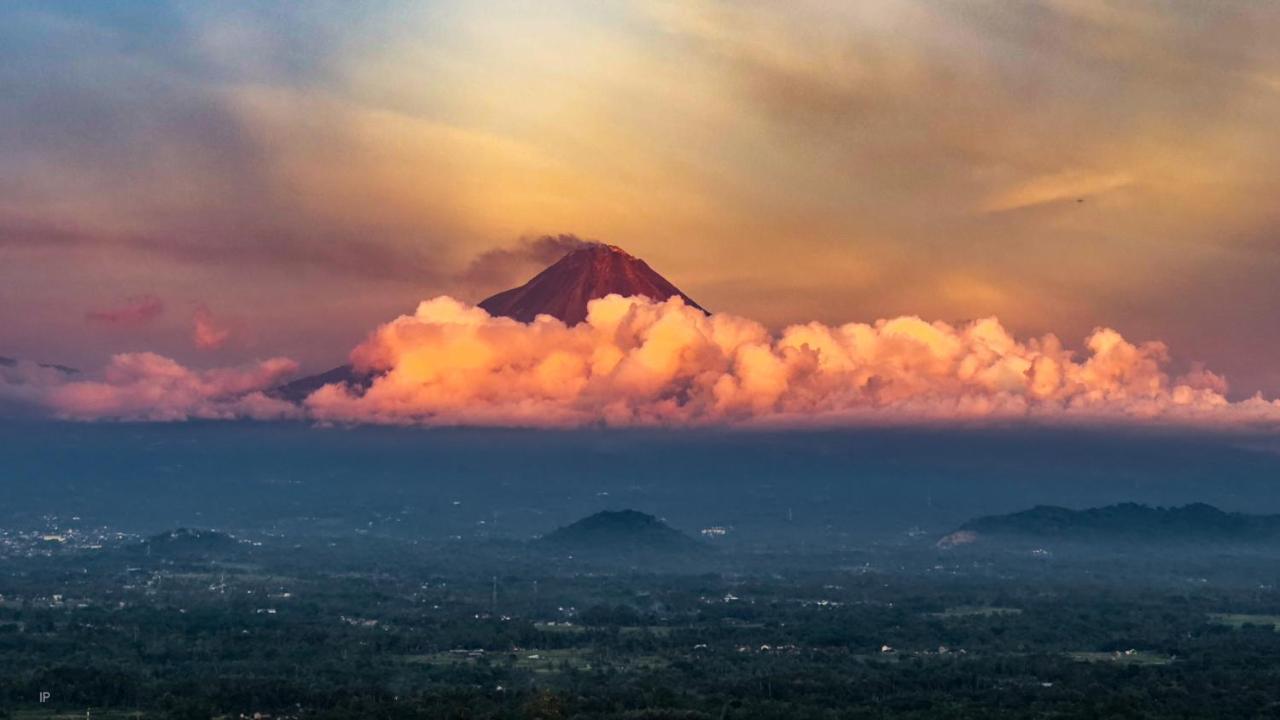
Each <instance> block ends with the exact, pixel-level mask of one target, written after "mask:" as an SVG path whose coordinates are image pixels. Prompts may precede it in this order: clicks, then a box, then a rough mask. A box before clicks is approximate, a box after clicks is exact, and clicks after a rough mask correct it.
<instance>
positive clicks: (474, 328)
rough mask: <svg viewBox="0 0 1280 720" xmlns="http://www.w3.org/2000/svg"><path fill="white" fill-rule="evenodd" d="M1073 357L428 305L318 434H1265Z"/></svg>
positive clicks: (1190, 399) (1141, 359)
mask: <svg viewBox="0 0 1280 720" xmlns="http://www.w3.org/2000/svg"><path fill="white" fill-rule="evenodd" d="M1084 350H1085V352H1084V354H1083V356H1082V357H1080V358H1077V357H1076V356H1075V354H1074V353H1073V352H1071V351H1070V350H1068V349H1066V348H1065V347H1064V346H1063V344H1062V343H1061V342H1060V341H1059V340H1058V339H1057V338H1056V337H1054V336H1053V335H1045V336H1043V337H1039V338H1031V339H1027V340H1019V339H1017V338H1015V337H1013V336H1012V335H1011V334H1010V333H1009V332H1008V331H1007V330H1006V329H1005V328H1004V327H1003V326H1002V325H1001V324H1000V322H999V321H998V320H996V319H995V318H987V319H982V320H977V321H974V322H970V323H966V324H962V325H950V324H947V323H942V322H926V321H924V320H922V319H920V318H918V317H897V318H892V319H885V320H879V321H876V322H875V323H871V324H866V323H848V324H845V325H839V326H831V325H824V324H821V323H816V322H815V323H808V324H801V325H793V326H791V327H788V328H786V329H785V330H784V331H782V332H781V333H780V334H776V335H775V334H771V333H770V332H769V331H768V330H767V329H766V328H765V327H764V326H763V325H761V324H760V323H757V322H755V321H753V320H750V319H747V318H742V317H736V316H733V315H728V314H713V315H710V316H707V315H704V314H703V313H701V312H699V311H698V310H696V309H693V308H690V307H688V306H686V305H684V304H683V303H682V302H681V301H680V300H679V299H677V298H673V299H671V300H668V301H666V302H663V303H657V302H652V301H649V300H646V299H643V298H622V297H618V296H616V295H614V296H609V297H607V298H604V299H600V300H595V301H593V302H592V303H590V306H589V313H588V317H587V320H586V322H583V323H580V324H578V325H575V326H573V327H567V326H565V325H564V324H563V323H561V322H560V321H558V320H555V319H554V318H550V317H546V316H543V317H540V318H539V319H538V320H536V321H534V322H532V323H528V324H522V323H518V322H516V321H513V320H510V319H507V318H494V317H490V316H489V315H488V314H487V313H485V312H484V311H483V310H481V309H479V308H476V307H473V306H470V305H468V304H466V303H463V302H460V301H458V300H455V299H453V298H449V297H445V296H441V297H437V298H435V299H432V300H428V301H425V302H423V303H421V304H420V305H419V306H418V308H417V311H416V312H415V313H414V314H413V315H406V316H401V317H400V318H397V319H396V320H394V321H392V322H389V323H387V324H385V325H383V326H381V327H379V328H378V329H377V330H376V331H374V333H373V334H372V335H371V336H370V337H369V338H368V339H367V340H366V341H365V342H363V343H362V344H360V345H359V346H358V347H357V348H356V349H355V350H354V351H353V352H352V356H351V357H352V361H353V363H354V364H355V366H356V368H357V369H359V370H361V371H364V372H368V373H373V374H374V375H375V379H374V381H373V383H372V385H370V386H369V387H368V389H367V390H364V391H359V390H356V389H353V388H350V387H347V386H344V385H328V386H325V387H323V388H321V389H319V390H317V391H316V392H315V393H313V394H312V395H311V396H310V397H308V398H307V400H306V402H305V405H306V408H307V411H308V414H309V415H310V416H311V417H313V418H315V419H318V420H323V421H332V422H349V423H405V424H409V423H421V424H432V425H435V424H439V425H455V424H460V425H530V426H581V425H610V426H632V425H702V424H738V425H741V424H747V425H753V424H765V425H772V424H781V425H787V424H818V425H845V424H879V423H901V422H983V421H1007V420H1030V421H1036V422H1041V421H1043V422H1062V421H1069V422H1135V423H1143V422H1156V423H1161V422H1170V423H1188V424H1208V425H1214V424H1222V423H1236V424H1239V423H1267V424H1276V423H1277V422H1280V404H1277V403H1275V402H1269V401H1265V400H1262V399H1261V398H1254V399H1251V400H1248V401H1245V402H1241V403H1230V402H1228V401H1227V400H1226V398H1225V397H1224V395H1223V392H1224V391H1225V389H1226V388H1225V383H1224V382H1223V381H1222V379H1221V378H1220V377H1218V376H1216V375H1213V374H1212V373H1208V372H1207V371H1205V370H1203V369H1202V368H1195V369H1194V370H1193V372H1192V373H1190V374H1189V375H1188V376H1185V377H1183V378H1171V377H1170V375H1169V374H1168V372H1167V370H1166V368H1167V366H1168V363H1169V358H1168V351H1167V348H1166V347H1165V346H1164V344H1162V343H1159V342H1147V343H1133V342H1130V341H1129V340H1127V339H1125V338H1124V337H1123V336H1121V335H1120V333H1118V332H1116V331H1115V330H1111V329H1108V328H1098V329H1097V330H1095V331H1093V332H1092V333H1091V334H1090V335H1089V337H1088V338H1087V339H1086V340H1085V346H1084Z"/></svg>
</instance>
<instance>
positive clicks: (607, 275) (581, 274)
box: [479, 243, 706, 325]
mask: <svg viewBox="0 0 1280 720" xmlns="http://www.w3.org/2000/svg"><path fill="white" fill-rule="evenodd" d="M606 295H622V296H624V297H628V296H635V295H638V296H643V297H647V298H649V299H651V300H657V301H659V302H661V301H663V300H666V299H668V298H672V297H679V298H681V299H682V300H684V303H685V304H686V305H689V306H692V307H695V308H698V309H699V310H702V311H703V312H706V310H703V308H702V306H701V305H699V304H698V303H696V302H694V301H693V298H691V297H689V296H688V295H685V294H684V293H683V292H681V291H680V288H678V287H676V286H675V285H672V284H671V282H670V281H669V280H667V279H666V278H664V277H662V276H661V275H659V274H658V273H657V272H656V271H655V270H654V269H653V268H651V267H649V264H648V263H646V262H645V261H643V260H641V259H640V258H638V257H635V256H633V255H631V254H629V253H627V252H626V251H625V250H623V249H622V248H620V247H617V246H615V245H605V244H604V243H590V244H588V245H585V246H583V247H581V248H578V249H577V250H574V251H573V252H570V253H569V254H567V255H565V256H564V257H562V258H560V259H559V260H557V261H556V262H555V263H554V264H553V265H551V266H550V267H548V268H547V269H546V270H543V271H542V272H540V273H538V274H537V275H535V276H534V277H533V279H532V280H530V281H529V282H527V283H525V284H524V285H521V286H520V287H518V288H512V289H510V290H504V291H502V292H500V293H498V294H497V295H494V296H492V297H490V298H487V299H485V300H482V301H480V304H479V306H480V307H482V308H484V309H485V311H487V312H488V313H489V314H490V315H493V316H495V317H498V316H501V317H509V318H512V319H515V320H519V321H520V322H531V321H532V320H533V319H534V318H536V317H537V316H539V315H550V316H552V317H555V318H559V319H560V320H562V321H564V323H565V324H566V325H576V324H578V323H580V322H582V321H583V320H586V319H587V303H588V302H590V301H592V300H595V299H598V298H602V297H604V296H606Z"/></svg>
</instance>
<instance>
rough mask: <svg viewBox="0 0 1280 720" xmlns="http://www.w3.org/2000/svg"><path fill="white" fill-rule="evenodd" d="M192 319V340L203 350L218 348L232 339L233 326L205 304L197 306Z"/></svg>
mask: <svg viewBox="0 0 1280 720" xmlns="http://www.w3.org/2000/svg"><path fill="white" fill-rule="evenodd" d="M191 321H192V329H191V341H192V342H193V343H195V346H196V347H197V348H199V349H201V350H217V349H218V348H220V347H222V346H223V345H226V344H227V341H228V340H230V339H231V335H232V333H233V331H232V328H231V326H230V325H228V324H227V323H225V322H223V321H222V320H220V319H219V318H217V317H216V316H214V314H213V311H212V310H210V309H209V308H208V307H206V306H204V305H201V306H199V307H197V308H196V311H195V314H194V315H193V316H192V318H191Z"/></svg>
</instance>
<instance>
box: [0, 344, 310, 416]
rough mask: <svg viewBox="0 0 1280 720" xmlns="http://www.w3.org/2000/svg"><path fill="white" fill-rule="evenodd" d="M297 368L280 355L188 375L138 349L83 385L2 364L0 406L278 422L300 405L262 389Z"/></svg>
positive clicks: (25, 367) (60, 412) (27, 366)
mask: <svg viewBox="0 0 1280 720" xmlns="http://www.w3.org/2000/svg"><path fill="white" fill-rule="evenodd" d="M296 371H297V364H296V363H294V362H293V361H292V360H288V359H286V358H273V359H270V360H265V361H262V362H259V363H254V364H251V365H246V366H243V367H236V368H216V369H212V370H193V369H191V368H188V367H184V366H183V365H180V364H179V363H177V362H176V361H174V360H172V359H170V358H167V357H164V356H161V355H157V354H155V353H149V352H141V353H125V354H120V355H116V356H114V357H112V358H111V362H110V363H109V364H108V365H107V366H106V367H105V368H104V369H103V370H101V371H100V372H99V373H96V374H95V377H94V378H93V379H86V380H81V379H78V377H71V376H68V375H67V374H65V373H61V372H58V371H57V370H55V369H52V368H42V367H39V366H36V365H33V364H31V363H18V364H16V365H15V366H13V367H9V368H4V367H0V407H6V406H15V405H16V406H20V407H24V408H26V409H28V411H30V412H43V413H46V414H49V415H52V416H54V417H59V418H63V419H69V420H102V419H109V420H130V421H174V420H188V419H193V418H203V419H219V420H229V419H234V418H255V419H261V420H275V419H284V418H289V417H296V416H298V415H299V412H298V408H297V407H296V406H294V405H290V404H289V403H286V402H284V401H281V400H276V399H273V398H270V397H268V396H267V395H266V393H265V392H264V391H266V390H269V389H270V388H273V387H276V386H277V385H279V384H280V382H281V381H282V380H284V379H285V378H287V377H288V376H290V375H292V374H293V373H295V372H296Z"/></svg>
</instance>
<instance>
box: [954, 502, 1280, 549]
mask: <svg viewBox="0 0 1280 720" xmlns="http://www.w3.org/2000/svg"><path fill="white" fill-rule="evenodd" d="M986 538H1002V539H1017V538H1026V539H1036V540H1045V539H1057V540H1068V541H1122V542H1136V543H1146V542H1152V543H1172V542H1225V543H1260V542H1272V541H1280V515H1249V514H1245V513H1238V512H1224V511H1222V510H1219V509H1218V508H1216V507H1214V506H1212V505H1207V504H1205V503H1192V504H1189V505H1183V506H1177V507H1152V506H1149V505H1140V504H1137V503H1121V504H1118V505H1108V506H1105V507H1097V508H1088V509H1085V510H1071V509H1069V508H1064V507H1057V506H1052V505H1037V506H1036V507H1033V508H1031V509H1030V510H1024V511H1021V512H1016V513H1010V514H1007V515H989V516H985V517H979V518H975V519H973V520H970V521H969V522H967V523H965V524H964V525H961V526H960V528H959V529H958V530H957V531H956V532H954V533H952V534H951V535H948V536H947V537H945V538H943V540H942V541H941V542H940V544H941V545H944V546H946V545H958V544H968V543H972V542H977V541H980V540H982V539H986Z"/></svg>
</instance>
